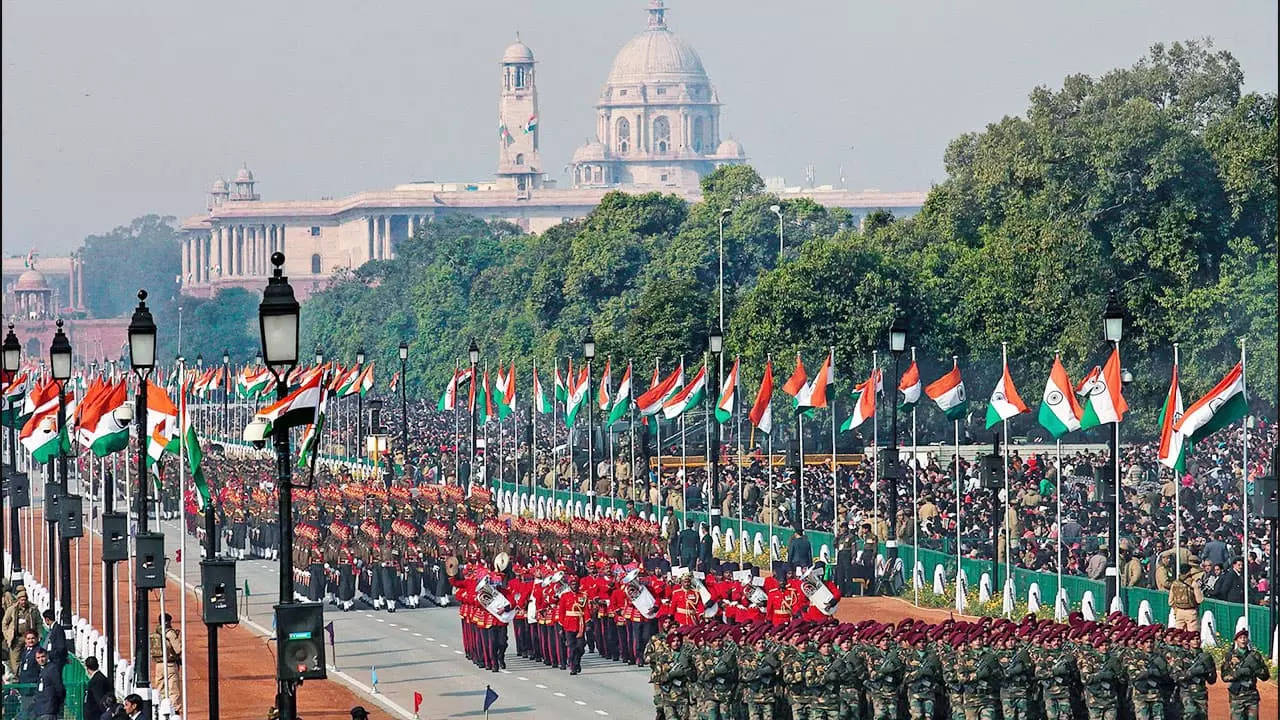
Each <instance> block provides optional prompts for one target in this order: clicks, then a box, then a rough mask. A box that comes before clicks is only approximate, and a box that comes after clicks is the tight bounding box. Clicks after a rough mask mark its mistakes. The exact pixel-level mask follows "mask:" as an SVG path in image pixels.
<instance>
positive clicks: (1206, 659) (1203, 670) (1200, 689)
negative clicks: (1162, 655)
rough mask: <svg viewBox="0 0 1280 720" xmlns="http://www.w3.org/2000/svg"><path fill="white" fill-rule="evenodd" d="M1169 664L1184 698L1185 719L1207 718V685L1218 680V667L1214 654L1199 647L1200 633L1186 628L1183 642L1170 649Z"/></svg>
mask: <svg viewBox="0 0 1280 720" xmlns="http://www.w3.org/2000/svg"><path fill="white" fill-rule="evenodd" d="M1169 664H1170V666H1171V667H1170V672H1172V674H1173V680H1174V682H1175V683H1176V685H1177V687H1178V695H1179V697H1181V699H1182V720H1208V719H1209V688H1208V686H1209V685H1212V684H1213V683H1216V682H1218V667H1217V665H1215V664H1214V662H1213V656H1212V655H1210V654H1209V653H1207V652H1205V651H1204V650H1202V649H1200V633H1198V632H1194V631H1188V632H1184V633H1183V635H1182V646H1181V648H1180V649H1175V652H1173V653H1170V655H1169Z"/></svg>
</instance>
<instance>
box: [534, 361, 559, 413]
mask: <svg viewBox="0 0 1280 720" xmlns="http://www.w3.org/2000/svg"><path fill="white" fill-rule="evenodd" d="M533 408H534V409H535V410H537V411H538V412H540V413H542V414H543V415H550V414H551V413H553V412H555V405H554V404H553V403H552V402H551V401H550V400H548V399H547V393H546V391H545V390H543V389H542V381H541V380H539V379H538V368H536V367H535V368H534V369H533Z"/></svg>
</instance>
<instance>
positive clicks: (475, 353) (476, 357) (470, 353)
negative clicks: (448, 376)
mask: <svg viewBox="0 0 1280 720" xmlns="http://www.w3.org/2000/svg"><path fill="white" fill-rule="evenodd" d="M467 359H468V360H470V361H471V388H472V392H471V397H473V398H474V397H475V396H476V393H475V386H476V363H478V362H480V346H479V345H476V339H475V338H471V345H470V346H469V347H468V348H467ZM467 410H468V412H467V415H468V416H469V417H470V418H471V421H470V422H471V457H469V458H467V482H471V481H473V480H474V479H475V463H476V408H475V405H473V404H471V403H470V402H468V404H467Z"/></svg>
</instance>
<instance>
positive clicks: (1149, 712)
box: [1125, 625, 1169, 720]
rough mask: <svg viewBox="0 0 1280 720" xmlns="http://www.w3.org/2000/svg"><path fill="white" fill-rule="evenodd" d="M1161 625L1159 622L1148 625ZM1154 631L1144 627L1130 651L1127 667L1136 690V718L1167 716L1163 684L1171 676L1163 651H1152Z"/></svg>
mask: <svg viewBox="0 0 1280 720" xmlns="http://www.w3.org/2000/svg"><path fill="white" fill-rule="evenodd" d="M1147 627H1149V628H1157V629H1158V628H1159V627H1160V626H1159V625H1148V626H1147ZM1154 640H1155V638H1154V634H1153V633H1151V632H1146V631H1143V633H1142V634H1141V635H1139V636H1138V641H1137V644H1138V646H1137V647H1136V648H1134V649H1133V650H1131V651H1130V652H1129V657H1128V665H1127V667H1126V668H1125V669H1126V672H1127V674H1128V676H1129V684H1130V687H1131V690H1132V693H1133V717H1134V719H1135V720H1164V712H1165V707H1164V692H1163V689H1164V686H1165V684H1166V683H1167V681H1168V680H1169V666H1168V663H1167V662H1166V660H1165V657H1164V656H1163V655H1162V654H1161V653H1155V652H1152V644H1153V642H1154Z"/></svg>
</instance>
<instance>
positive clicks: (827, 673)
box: [804, 633, 840, 720]
mask: <svg viewBox="0 0 1280 720" xmlns="http://www.w3.org/2000/svg"><path fill="white" fill-rule="evenodd" d="M836 660H837V658H836V656H835V655H834V654H833V653H832V644H831V635H830V634H829V633H826V634H823V635H822V636H820V637H819V639H818V652H817V654H816V655H811V656H810V657H809V658H808V660H807V661H806V662H805V666H804V679H805V683H806V684H807V685H808V686H809V689H810V691H811V693H812V698H811V699H810V701H809V705H808V709H809V720H838V718H837V716H838V715H839V713H840V670H839V668H838V667H836Z"/></svg>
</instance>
